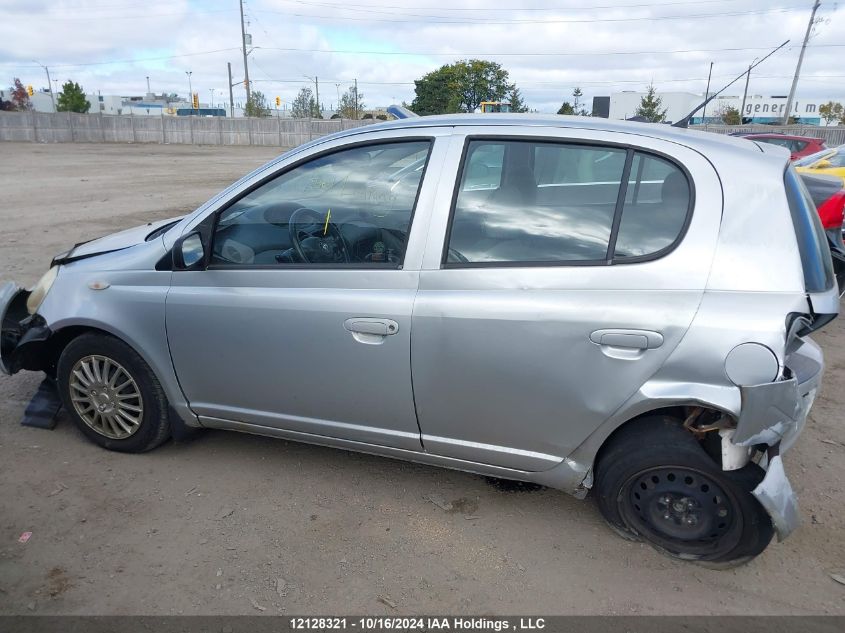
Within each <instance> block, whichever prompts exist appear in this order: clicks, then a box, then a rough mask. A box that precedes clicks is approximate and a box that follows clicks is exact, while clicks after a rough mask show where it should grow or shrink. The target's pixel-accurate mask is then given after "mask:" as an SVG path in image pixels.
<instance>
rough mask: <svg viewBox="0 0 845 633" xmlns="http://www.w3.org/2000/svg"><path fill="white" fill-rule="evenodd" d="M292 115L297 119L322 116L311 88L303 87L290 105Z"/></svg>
mask: <svg viewBox="0 0 845 633" xmlns="http://www.w3.org/2000/svg"><path fill="white" fill-rule="evenodd" d="M290 111H291V116H292V117H295V118H297V119H309V118H314V119H318V118H321V117H320V116H319V114H320V113H319V112H318V111H317V101H316V100H315V99H314V93H313V92H311V88H302V89H301V90H300V91H299V94H298V95H296V99H294V100H293V103H291V106H290Z"/></svg>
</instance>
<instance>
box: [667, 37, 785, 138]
mask: <svg viewBox="0 0 845 633" xmlns="http://www.w3.org/2000/svg"><path fill="white" fill-rule="evenodd" d="M787 44H789V40H786V41H785V42H784V43H783V44H781V45H780V46H778V47H777V48H776V49H774V50H773V51H772V52H770V53H769V54H768V55H766V56H765V57H764V58H763V59H761V60H759V61H758V62H755V63H754V64H751V66H749V67H748V68H747V69H746V70H743V71H742V72H741V73H740V74H739V75H738V76H737V77H736V79H734V80H732V81H731V82H730V83H728V84H725V85H724V86H722V89H721V90H719V91H718V92H714V93H713V94H712V95H710V96H709V97H708V98H707V99H705V100H704V101H702V102H701V103H700V104H698V105H697V106H695V110H693V111H692V112H690V113H689V114H688V115H686V116H685V117H684V118H683V119H681V120H680V121H677V122H675V123H673V124H672V127H689V122H690V121H691V120H692V117H693V115H694V114H695V113H696V112H698V111H699V110H701V108H703V107H705V106H706V105H707V104H708V103H710V102H711V101H713V99H715V98H716V97H718V96H719V95H720V94H722V93H723V92H724V91H725V90H727V89H728V88H730V87H731V86H732V85H734V84H735V83H736V82H737V81H739V80H740V79H742V78H743V77H744V76H745V73H747V72H750V71H751V70H753V69H754V68H756V67H757V66H759V65H760V64H762V63H763V62H764V61H766V60H767V59H769V57H771V56H772V55H774V54H775V53H777V52H778V51H779V50H780V49H782V48H783V47H784V46H786V45H787ZM740 116H742V113H740Z"/></svg>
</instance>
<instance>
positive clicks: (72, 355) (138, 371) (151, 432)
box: [57, 332, 170, 453]
mask: <svg viewBox="0 0 845 633" xmlns="http://www.w3.org/2000/svg"><path fill="white" fill-rule="evenodd" d="M57 379H58V383H59V392H60V394H61V397H62V402H63V403H64V406H65V409H66V410H67V412H68V414H69V415H70V417H71V418H72V419H73V421H74V422H75V423H76V426H77V427H78V428H79V430H80V431H82V433H83V434H84V435H85V436H86V437H87V438H88V439H89V440H91V441H92V442H94V443H95V444H98V445H99V446H102V447H103V448H107V449H109V450H112V451H120V452H124V453H143V452H145V451H149V450H151V449H153V448H155V447H156V446H159V445H160V444H162V443H164V442H165V441H166V440H167V439H168V438H169V437H170V421H169V419H168V414H167V412H168V404H167V398H166V397H165V395H164V390H163V389H162V388H161V384H160V383H159V381H158V379H157V378H156V377H155V374H153V372H152V370H151V369H150V367H149V365H147V363H146V362H144V360H143V359H142V358H141V357H140V356H139V355H138V353H137V352H136V351H135V350H133V349H132V348H131V347H129V346H128V345H127V344H126V343H124V342H123V341H121V340H119V339H116V338H114V337H112V336H108V335H106V334H99V333H93V332H92V333H89V334H83V335H81V336H79V337H77V338H75V339H73V340H72V341H71V342H70V343H69V344H68V346H67V347H66V348H65V349H64V351H63V352H62V355H61V356H60V357H59V362H58V366H57Z"/></svg>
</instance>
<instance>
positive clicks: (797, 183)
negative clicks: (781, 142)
mask: <svg viewBox="0 0 845 633" xmlns="http://www.w3.org/2000/svg"><path fill="white" fill-rule="evenodd" d="M784 178H785V185H786V199H787V200H788V201H789V212H790V214H791V215H792V224H793V226H794V227H795V237H796V238H797V239H798V252H799V254H800V255H801V267H802V268H803V269H804V287H805V289H806V290H807V292H824V291H826V290H830V289H831V288H832V287H833V261H832V260H831V255H830V247H829V246H828V244H827V236H826V235H825V232H824V229H823V228H822V223H821V220H820V219H819V214H818V212H817V211H816V205H815V204H813V199H812V198H811V197H810V194H809V192H808V191H807V188H806V187H805V186H804V183H803V182H802V181H801V179H800V178H799V177H798V174H797V173H796V172H795V170H794V169H793V168H792V167H789V168H788V169H787V170H786V176H785V177H784Z"/></svg>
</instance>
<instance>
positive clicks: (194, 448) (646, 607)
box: [0, 143, 845, 614]
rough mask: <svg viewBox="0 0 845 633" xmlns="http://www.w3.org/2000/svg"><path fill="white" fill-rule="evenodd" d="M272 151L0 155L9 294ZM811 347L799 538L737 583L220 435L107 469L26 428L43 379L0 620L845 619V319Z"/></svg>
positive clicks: (2, 571)
mask: <svg viewBox="0 0 845 633" xmlns="http://www.w3.org/2000/svg"><path fill="white" fill-rule="evenodd" d="M276 152H277V150H273V149H270V148H268V149H259V148H219V147H184V146H181V147H180V146H157V145H156V146H140V145H123V146H120V145H108V146H85V145H53V146H45V145H29V144H10V143H6V144H2V145H0V191H2V192H3V203H2V207H1V208H0V279H10V278H11V279H15V280H17V281H19V282H22V283H25V284H31V283H33V282H35V281H36V280H37V279H38V277H39V276H40V275H41V274H42V272H43V271H44V270H45V268H46V266H47V264H48V263H49V260H50V257H51V256H52V255H53V254H55V253H57V252H60V251H61V250H64V249H65V248H66V247H68V246H69V245H71V244H73V243H74V242H77V241H80V240H83V239H86V238H90V237H94V236H98V235H101V234H105V233H108V232H111V231H114V230H117V229H120V228H126V227H130V226H133V225H136V224H139V223H142V222H146V221H149V220H154V219H159V218H166V217H170V216H174V215H178V214H180V213H182V212H185V211H187V210H190V209H193V208H194V207H195V206H197V205H198V204H199V203H201V202H202V201H204V200H205V199H206V198H208V197H209V196H211V195H212V194H213V193H215V192H216V191H218V190H219V189H221V188H223V187H224V186H225V185H227V184H229V183H230V182H231V181H233V180H234V179H236V178H237V177H238V176H240V175H241V174H244V173H246V172H248V171H250V170H251V169H252V168H253V167H255V166H257V165H259V164H260V163H262V162H265V161H266V160H268V159H269V158H271V157H272V156H273V155H274V154H275V153H276ZM816 340H817V341H819V342H820V343H821V345H822V346H823V347H824V348H825V352H826V354H827V361H828V367H829V368H828V372H827V375H826V377H825V385H824V389H823V392H822V395H821V397H820V399H819V400H817V404H816V406H815V408H814V410H813V414H812V417H811V420H810V423H809V425H808V428H807V431H806V432H805V433H804V434H803V436H802V437H801V439H800V441H799V442H798V444H797V445H796V447H795V448H794V449H793V451H792V452H791V453H789V454H788V456H787V457H786V460H785V461H786V465H787V470H788V472H789V473H790V474H791V477H792V481H793V485H794V486H795V488H796V490H797V492H798V493H799V495H800V500H801V505H802V508H803V511H804V516H805V524H804V526H803V527H802V528H801V529H800V530H798V532H797V533H795V534H794V535H793V536H792V537H791V538H790V539H789V540H787V541H786V542H785V543H781V544H772V546H771V547H770V548H769V549H768V550H767V551H766V552H765V553H764V554H763V555H762V556H761V557H759V558H758V559H757V560H755V561H754V562H753V563H751V564H749V565H747V566H745V567H742V568H739V569H736V570H732V571H711V570H707V569H703V568H700V567H696V566H693V565H689V564H680V563H676V562H673V561H671V560H668V559H666V558H664V557H663V556H661V555H659V554H657V553H655V552H654V551H652V550H651V549H650V548H648V547H645V546H641V545H639V544H634V543H628V542H626V541H624V540H622V539H620V538H619V537H617V536H616V535H615V534H613V533H612V532H611V531H610V530H609V529H607V528H606V527H605V525H604V524H603V523H602V520H601V518H600V517H599V514H598V512H597V511H596V509H595V508H594V506H593V504H592V503H589V502H581V501H577V500H575V499H572V498H570V497H568V496H566V495H564V494H563V493H559V492H555V491H552V490H539V491H533V492H505V491H502V490H499V489H497V488H495V487H493V486H491V485H490V484H488V483H487V482H486V481H485V480H484V479H483V478H481V477H477V476H474V475H469V474H463V473H457V472H450V471H446V470H438V469H435V468H428V467H424V466H417V465H413V464H405V463H401V462H397V461H392V460H388V459H380V458H377V457H370V456H365V455H358V454H353V453H347V452H343V451H337V450H331V449H326V448H318V447H313V446H306V445H299V444H294V443H288V442H284V441H280V440H273V439H264V438H260V437H253V436H249V435H241V434H235V433H224V432H208V433H205V434H203V435H202V436H201V437H199V438H198V439H196V440H194V441H192V442H190V443H187V444H173V443H171V444H167V445H165V446H164V447H162V448H160V449H158V450H156V451H154V452H152V453H148V454H144V455H122V454H118V453H109V452H106V451H104V450H101V449H99V448H97V447H95V446H93V445H92V444H90V443H88V442H87V441H85V440H84V439H83V437H82V435H81V434H80V433H79V432H77V431H76V429H75V428H73V426H72V425H71V424H70V423H69V422H68V421H64V422H63V423H61V424H60V425H59V426H58V427H57V428H56V430H54V431H44V430H35V429H31V428H25V427H22V426H20V425H19V424H18V423H19V421H20V418H21V415H22V413H23V410H24V407H25V406H26V403H27V402H28V401H29V399H30V397H31V396H32V394H33V392H34V391H35V389H36V386H37V384H38V382H39V380H40V377H39V376H38V375H35V374H30V373H23V374H18V375H16V376H14V377H13V378H7V377H0V613H2V614H14V613H38V614H179V613H185V614H199V613H204V614H258V613H267V614H274V613H287V614H320V613H322V614H325V613H361V614H364V613H370V614H372V613H411V612H414V613H420V612H451V613H459V612H463V613H490V614H495V613H520V614H524V613H541V614H558V613H560V614H573V613H578V614H598V613H602V614H692V613H737V614H746V613H778V614H787V613H792V614H805V613H837V614H845V586H843V585H840V584H837V583H836V582H835V581H834V580H832V579H831V577H830V575H829V574H830V573H831V572H835V571H841V570H842V569H844V568H845V428H843V422H842V413H841V412H842V410H843V407H845V388H843V385H844V384H845V320H843V319H840V320H838V321H836V322H835V323H833V324H832V325H831V326H829V327H828V328H827V329H825V330H824V331H823V332H822V333H820V334H819V335H818V336H817V338H816ZM432 494H438V495H441V496H442V497H444V498H445V499H448V500H454V502H455V503H454V506H455V510H454V511H453V512H444V511H443V510H442V509H441V508H439V507H438V506H437V505H435V504H433V503H431V502H429V501H428V500H427V496H428V495H432ZM24 531H31V532H32V538H31V539H30V540H29V542H27V543H26V544H21V543H19V542H18V537H19V536H20V535H21V533H22V532H24ZM380 598H381V599H380ZM388 603H392V604H395V610H394V609H393V608H391V606H389V604H388Z"/></svg>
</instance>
